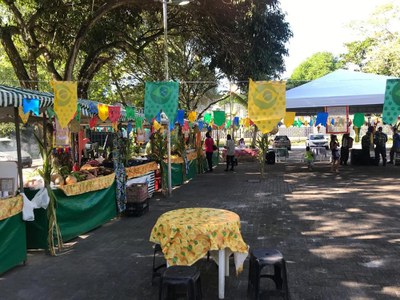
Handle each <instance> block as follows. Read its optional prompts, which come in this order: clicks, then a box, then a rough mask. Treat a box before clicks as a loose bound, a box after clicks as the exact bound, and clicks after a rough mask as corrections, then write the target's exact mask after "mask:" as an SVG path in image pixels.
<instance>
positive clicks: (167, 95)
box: [144, 82, 179, 123]
mask: <svg viewBox="0 0 400 300" xmlns="http://www.w3.org/2000/svg"><path fill="white" fill-rule="evenodd" d="M178 96H179V83H178V82H146V85H145V94H144V115H145V117H146V119H147V120H148V121H151V120H152V119H153V118H154V117H155V116H156V115H157V114H158V113H159V112H160V111H163V112H164V113H165V114H166V115H167V117H168V119H169V122H170V123H173V122H174V121H175V118H176V114H177V112H178Z"/></svg>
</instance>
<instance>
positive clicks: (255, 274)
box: [247, 249, 290, 300]
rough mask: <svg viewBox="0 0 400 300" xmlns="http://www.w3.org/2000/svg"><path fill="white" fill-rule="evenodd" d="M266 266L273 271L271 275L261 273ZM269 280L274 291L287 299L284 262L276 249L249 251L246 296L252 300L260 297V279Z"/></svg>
mask: <svg viewBox="0 0 400 300" xmlns="http://www.w3.org/2000/svg"><path fill="white" fill-rule="evenodd" d="M266 266H271V267H273V269H274V272H273V273H272V274H265V273H262V270H263V268H264V267H266ZM261 278H269V279H272V280H273V281H274V283H275V286H276V290H277V291H278V292H279V294H280V295H282V296H283V297H284V299H287V300H288V299H289V298H290V297H289V288H288V282H287V272H286V262H285V260H284V258H283V255H282V253H281V252H279V251H278V250H276V249H254V250H251V251H250V266H249V281H248V286H247V294H248V295H249V296H250V297H251V298H253V299H259V297H260V279H261Z"/></svg>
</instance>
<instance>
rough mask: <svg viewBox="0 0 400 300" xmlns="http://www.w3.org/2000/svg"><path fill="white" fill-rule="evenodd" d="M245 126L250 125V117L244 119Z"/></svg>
mask: <svg viewBox="0 0 400 300" xmlns="http://www.w3.org/2000/svg"><path fill="white" fill-rule="evenodd" d="M243 126H244V127H250V119H249V118H246V119H244V121H243Z"/></svg>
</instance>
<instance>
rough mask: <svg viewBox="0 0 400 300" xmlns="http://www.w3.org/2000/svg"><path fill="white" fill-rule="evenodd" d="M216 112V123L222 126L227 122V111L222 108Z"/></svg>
mask: <svg viewBox="0 0 400 300" xmlns="http://www.w3.org/2000/svg"><path fill="white" fill-rule="evenodd" d="M213 113H214V124H215V125H217V126H222V125H223V124H224V123H225V112H224V111H221V110H216V111H213Z"/></svg>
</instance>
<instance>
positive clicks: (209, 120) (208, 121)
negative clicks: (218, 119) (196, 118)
mask: <svg viewBox="0 0 400 300" xmlns="http://www.w3.org/2000/svg"><path fill="white" fill-rule="evenodd" d="M211 118H212V116H211V114H210V113H206V114H205V115H204V122H205V123H207V124H209V123H210V122H211Z"/></svg>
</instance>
